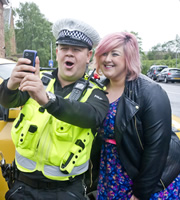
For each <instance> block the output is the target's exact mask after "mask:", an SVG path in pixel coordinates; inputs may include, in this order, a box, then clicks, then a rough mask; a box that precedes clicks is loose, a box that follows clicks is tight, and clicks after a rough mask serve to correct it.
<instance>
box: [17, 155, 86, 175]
mask: <svg viewBox="0 0 180 200" xmlns="http://www.w3.org/2000/svg"><path fill="white" fill-rule="evenodd" d="M16 162H17V163H18V164H19V165H20V166H21V167H24V168H25V169H28V170H32V171H33V170H35V168H36V162H34V161H32V160H30V159H28V158H25V157H24V156H22V155H20V154H19V153H18V152H17V151H16ZM88 167H89V161H87V162H85V163H84V164H82V165H80V166H78V167H74V168H73V170H72V172H71V173H70V174H64V173H62V172H61V171H60V169H59V167H57V166H51V165H44V175H46V176H55V177H67V176H74V175H79V174H82V173H84V172H85V171H87V170H88Z"/></svg>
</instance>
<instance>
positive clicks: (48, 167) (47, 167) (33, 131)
mask: <svg viewBox="0 0 180 200" xmlns="http://www.w3.org/2000/svg"><path fill="white" fill-rule="evenodd" d="M54 82H55V79H51V80H50V83H49V84H48V86H47V88H46V90H47V91H51V92H52V93H54ZM96 88H99V87H98V86H96V85H94V84H93V87H92V88H88V89H87V92H86V93H85V94H84V96H83V97H82V99H81V100H80V101H81V102H85V101H86V100H87V98H88V97H89V96H90V94H91V93H92V91H93V90H94V89H96ZM11 135H12V140H13V142H14V144H15V147H16V156H15V161H16V165H17V168H18V169H19V170H20V171H23V172H34V171H36V170H38V171H41V172H42V173H43V174H44V176H45V177H47V178H49V179H53V180H68V179H69V178H70V177H75V176H76V175H79V174H82V173H84V172H85V171H87V169H88V166H89V158H90V151H91V146H92V142H93V139H94V135H93V133H92V131H91V129H90V128H80V127H78V126H74V125H71V124H68V123H66V122H63V121H60V120H58V119H57V118H55V117H53V116H52V115H50V114H49V113H48V112H47V111H46V110H45V109H43V108H42V107H41V106H40V105H39V104H38V103H37V102H36V101H35V100H33V99H32V98H29V100H28V101H27V102H26V104H25V105H24V106H23V108H22V111H21V112H20V114H19V116H18V117H17V119H16V120H15V121H14V123H13V127H12V131H11Z"/></svg>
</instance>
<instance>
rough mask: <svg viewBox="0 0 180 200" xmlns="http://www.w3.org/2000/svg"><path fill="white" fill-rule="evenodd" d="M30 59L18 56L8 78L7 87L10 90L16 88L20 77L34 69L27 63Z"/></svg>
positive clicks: (20, 79)
mask: <svg viewBox="0 0 180 200" xmlns="http://www.w3.org/2000/svg"><path fill="white" fill-rule="evenodd" d="M30 62H31V61H30V60H29V59H26V58H19V59H18V62H17V64H16V66H15V67H14V69H13V71H12V73H11V76H10V78H9V80H8V83H7V87H8V89H10V90H16V89H17V88H18V87H19V85H20V83H21V81H22V79H23V78H24V77H25V76H26V75H27V74H29V73H33V72H35V71H36V68H35V67H33V66H30V65H28V64H29V63H30Z"/></svg>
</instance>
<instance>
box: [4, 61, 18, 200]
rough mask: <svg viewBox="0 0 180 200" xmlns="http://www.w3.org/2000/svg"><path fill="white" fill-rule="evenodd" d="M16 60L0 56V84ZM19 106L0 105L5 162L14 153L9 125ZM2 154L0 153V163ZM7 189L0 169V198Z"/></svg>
mask: <svg viewBox="0 0 180 200" xmlns="http://www.w3.org/2000/svg"><path fill="white" fill-rule="evenodd" d="M15 65H16V62H14V61H12V60H8V59H3V58H0V84H1V83H2V82H3V80H4V79H7V78H8V77H10V75H11V72H12V70H13V68H14V67H15ZM19 111H20V108H12V109H5V108H3V107H2V106H1V105H0V152H2V153H3V156H4V158H5V160H6V163H12V161H13V160H14V155H15V147H14V144H13V142H12V139H11V134H10V133H11V127H12V123H13V120H14V119H15V118H16V117H17V116H18V113H19ZM1 160H2V155H1V154H0V163H1ZM7 190H8V186H7V183H6V181H5V179H4V178H3V177H2V173H1V169H0V199H2V200H4V199H5V198H4V195H5V192H6V191H7Z"/></svg>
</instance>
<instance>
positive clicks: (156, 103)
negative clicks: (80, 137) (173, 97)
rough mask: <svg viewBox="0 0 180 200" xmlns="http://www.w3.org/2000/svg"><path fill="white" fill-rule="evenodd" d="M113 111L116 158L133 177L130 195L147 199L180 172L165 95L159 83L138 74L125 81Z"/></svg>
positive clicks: (163, 187)
mask: <svg viewBox="0 0 180 200" xmlns="http://www.w3.org/2000/svg"><path fill="white" fill-rule="evenodd" d="M116 113H117V114H116V123H115V139H116V143H117V148H118V153H119V157H120V160H121V162H122V163H123V166H124V167H125V169H126V171H127V174H128V175H129V177H130V178H131V179H132V180H133V194H134V195H135V196H136V197H137V198H139V199H140V200H147V199H149V198H150V196H151V194H152V193H155V192H158V191H161V190H163V189H165V187H167V186H168V185H169V184H170V183H171V182H172V181H173V180H174V178H175V177H176V176H177V175H178V174H179V173H180V161H178V162H177V158H176V157H177V154H178V155H179V152H180V144H179V139H178V137H177V136H176V135H175V134H174V133H172V131H171V107H170V102H169V99H168V96H167V94H166V92H165V91H164V90H163V89H162V88H161V87H160V85H158V84H157V83H155V82H154V81H152V80H150V79H149V78H147V77H146V76H144V75H142V74H141V75H140V76H139V78H138V79H137V80H134V81H128V82H126V85H125V90H124V93H123V94H122V96H121V98H120V101H119V103H118V107H117V112H116ZM171 133H172V134H171ZM171 138H172V139H171ZM170 141H171V142H170ZM169 144H171V145H170V151H168V150H169ZM177 149H178V151H176V150H177ZM168 153H169V154H168ZM167 157H168V159H167ZM179 157H180V155H179ZM167 160H168V161H167Z"/></svg>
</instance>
